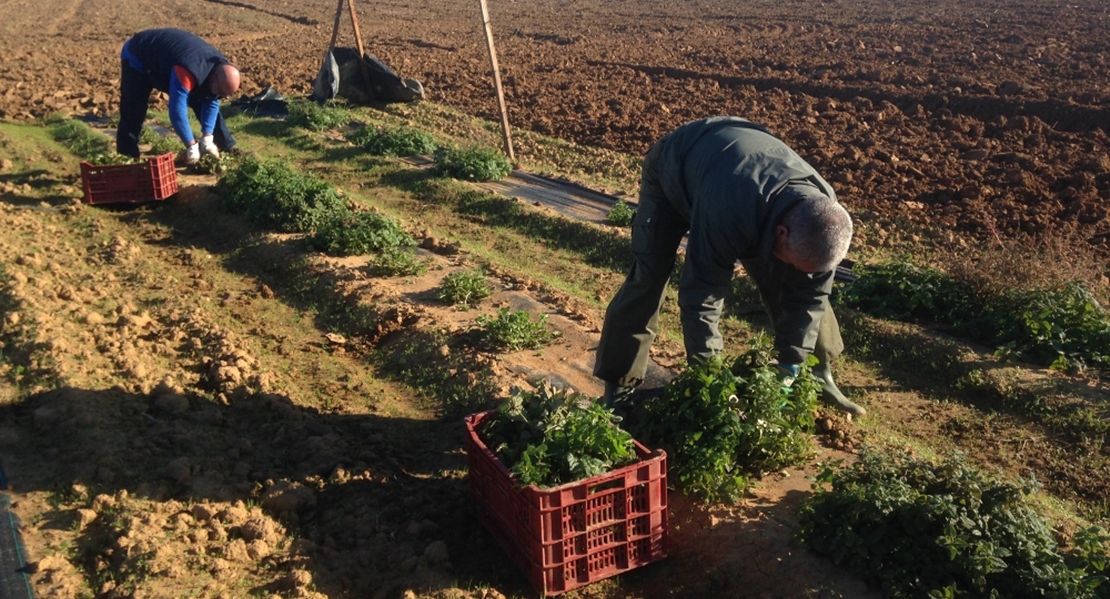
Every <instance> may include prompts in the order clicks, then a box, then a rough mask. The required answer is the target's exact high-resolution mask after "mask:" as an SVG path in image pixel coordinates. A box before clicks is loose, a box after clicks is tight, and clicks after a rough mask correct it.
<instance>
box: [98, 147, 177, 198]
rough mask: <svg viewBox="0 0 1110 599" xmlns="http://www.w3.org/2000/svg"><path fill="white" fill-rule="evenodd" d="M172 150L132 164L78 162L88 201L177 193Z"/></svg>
mask: <svg viewBox="0 0 1110 599" xmlns="http://www.w3.org/2000/svg"><path fill="white" fill-rule="evenodd" d="M173 157H174V154H173V152H167V153H165V154H162V155H161V156H158V157H157V158H151V159H149V160H147V161H145V162H137V163H135V164H106V165H95V164H91V163H89V162H82V163H81V181H82V183H84V186H85V201H86V202H88V203H89V204H117V203H123V202H152V201H156V200H164V199H166V198H168V197H170V196H172V195H173V194H175V193H177V171H175V170H174V168H173Z"/></svg>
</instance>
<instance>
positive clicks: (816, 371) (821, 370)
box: [813, 362, 867, 418]
mask: <svg viewBox="0 0 1110 599" xmlns="http://www.w3.org/2000/svg"><path fill="white" fill-rule="evenodd" d="M813 376H816V377H818V378H820V379H821V380H822V381H824V387H823V388H822V389H821V401H823V402H825V405H827V406H829V407H832V408H836V409H838V410H840V411H841V412H844V413H845V414H851V415H852V416H855V417H857V418H858V417H860V416H863V415H864V414H867V410H865V409H864V408H863V406H861V405H858V404H855V403H852V401H851V400H850V399H848V398H847V397H844V394H843V393H841V392H840V389H838V388H837V387H836V382H834V381H833V378H832V368H830V367H829V365H828V363H824V362H822V363H820V364H818V365H816V366H814V367H813Z"/></svg>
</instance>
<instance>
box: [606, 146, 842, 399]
mask: <svg viewBox="0 0 1110 599" xmlns="http://www.w3.org/2000/svg"><path fill="white" fill-rule="evenodd" d="M660 152H661V147H660V145H659V144H656V145H655V146H653V147H652V149H651V150H650V151H649V152H648V154H647V156H646V157H645V158H644V168H643V175H642V178H641V181H640V196H639V203H638V205H637V207H636V217H635V219H634V220H633V223H632V243H631V246H632V247H631V249H632V267H631V268H630V269H629V271H628V276H627V278H626V279H625V281H624V284H623V285H622V286H621V288H620V290H619V291H617V294H616V295H615V296H614V297H613V300H612V301H611V302H610V303H609V307H608V308H607V309H606V311H605V323H604V325H603V327H602V330H601V342H600V343H599V344H598V347H597V358H596V361H595V363H594V376H596V377H598V378H600V379H601V380H603V381H606V382H610V383H616V384H617V385H620V386H623V387H635V386H637V385H639V384H640V383H642V382H643V380H644V376H645V375H646V373H647V365H648V359H649V349H650V348H651V344H652V342H653V341H654V340H655V337H656V335H657V334H658V333H659V309H660V307H661V306H662V304H663V298H664V297H665V293H666V287H667V283H668V281H669V280H670V277H671V272H672V271H673V270H674V265H675V260H676V258H675V255H676V253H677V251H678V248H679V245H680V244H681V242H682V237H683V236H684V235H685V234H686V233H687V231H688V229H689V228H690V224H689V222H687V220H686V219H685V218H684V217H683V216H682V215H681V214H680V213H679V212H678V210H676V209H675V208H674V206H673V205H672V204H671V203H670V201H669V200H667V198H666V197H665V196H664V195H663V192H662V188H661V186H660V184H659V179H658V177H659V172H658V156H659V154H660ZM691 237H692V238H693V237H697V235H695V234H693V233H692V234H691ZM704 245H708V244H699V246H704ZM705 252H706V250H705V249H704V247H690V246H689V245H688V246H687V255H686V261H685V263H684V265H683V269H682V274H681V278H680V281H679V292H678V296H679V297H678V303H679V309H680V311H681V321H682V333H683V341H684V344H685V347H686V355H687V358H688V359H691V358H695V357H709V356H712V355H714V354H717V353H719V352H720V351H721V350H722V349H723V347H724V341H723V339H722V338H721V334H720V330H719V328H718V323H719V321H720V316H721V310H722V308H723V306H724V294H725V293H726V292H727V290H728V287H729V284H730V283H731V275H732V272H731V270H728V271H722V269H720V268H715V269H699V268H698V264H699V262H703V261H706V260H710V259H711V258H710V256H708V255H707V254H706V253H705ZM742 264H743V266H744V268H745V270H747V272H748V274H749V275H750V276H751V277H752V279H753V280H754V282H755V284H756V285H757V287H758V288H759V290H760V295H761V296H762V299H763V303H764V307H765V308H766V309H767V312H768V313H769V314H770V315H771V317H772V322H774V320H775V317H776V316H777V315H778V313H779V311H780V309H779V308H780V303H779V301H778V299H779V297H780V296H781V278H780V277H779V276H778V273H773V272H771V270H772V269H771V267H770V265H763V264H761V263H760V262H759V261H758V260H745V261H742ZM706 270H712V271H714V272H717V273H718V274H716V275H713V276H712V277H711V278H709V279H706V278H705V272H704V271H706ZM726 277H727V278H726ZM843 349H844V342H843V340H842V339H841V336H840V328H839V327H838V326H837V322H836V316H834V315H833V313H832V309H831V308H829V307H828V306H826V311H825V315H824V317H823V318H822V322H821V327H820V330H819V332H818V336H817V341H816V348H815V350H814V354H815V355H816V356H817V359H818V360H820V361H821V362H828V361H831V360H833V359H835V358H836V356H838V355H839V354H840V353H841V352H842V351H843Z"/></svg>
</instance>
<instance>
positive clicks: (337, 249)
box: [308, 211, 416, 256]
mask: <svg viewBox="0 0 1110 599" xmlns="http://www.w3.org/2000/svg"><path fill="white" fill-rule="evenodd" d="M308 244H309V245H310V246H311V247H312V248H314V249H317V250H321V251H324V252H327V253H329V254H331V255H333V256H356V255H360V254H369V253H372V252H381V251H383V250H387V249H395V248H401V247H412V246H415V245H416V240H414V239H413V238H412V235H410V234H408V233H407V232H406V231H405V230H404V229H402V228H401V225H400V224H398V223H397V221H395V220H393V219H392V218H389V217H388V216H385V215H383V214H379V213H377V212H349V211H337V212H335V213H333V214H332V215H331V217H330V218H328V219H327V220H325V221H324V222H323V223H321V224H320V226H319V227H318V228H317V229H316V232H315V233H314V234H313V235H312V236H311V237H309V238H308Z"/></svg>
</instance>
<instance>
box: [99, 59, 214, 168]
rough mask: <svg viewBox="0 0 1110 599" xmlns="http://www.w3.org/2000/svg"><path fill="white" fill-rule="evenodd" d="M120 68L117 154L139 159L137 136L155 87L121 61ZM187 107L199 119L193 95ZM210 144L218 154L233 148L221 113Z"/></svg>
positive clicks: (198, 110)
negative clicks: (218, 150) (217, 149)
mask: <svg viewBox="0 0 1110 599" xmlns="http://www.w3.org/2000/svg"><path fill="white" fill-rule="evenodd" d="M121 62H122V63H123V69H122V72H121V74H120V80H119V81H120V83H119V87H120V93H119V96H120V99H119V128H118V129H117V130H116V151H117V152H119V153H120V154H123V155H124V156H131V157H132V158H138V157H139V134H140V133H142V130H143V123H144V122H145V121H146V110H147V105H148V103H149V102H150V92H151V91H153V90H154V85H153V84H151V83H150V81H149V79H148V78H147V76H146V75H145V74H143V73H141V72H139V71H136V70H135V69H134V68H132V67H131V65H130V64H128V63H127V61H126V60H122V61H121ZM188 103H189V108H190V109H191V110H192V111H193V114H195V115H197V119H198V120H199V119H200V109H201V102H200V100H199V99H198V98H195V97H194V96H193V95H192V94H190V95H189V102H188ZM212 141H214V142H215V143H216V147H217V148H219V149H220V150H221V151H226V150H230V149H231V148H234V147H235V138H234V137H232V136H231V131H230V130H229V129H228V128H227V122H226V121H224V116H223V114H217V115H216V130H215V131H213V132H212Z"/></svg>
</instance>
